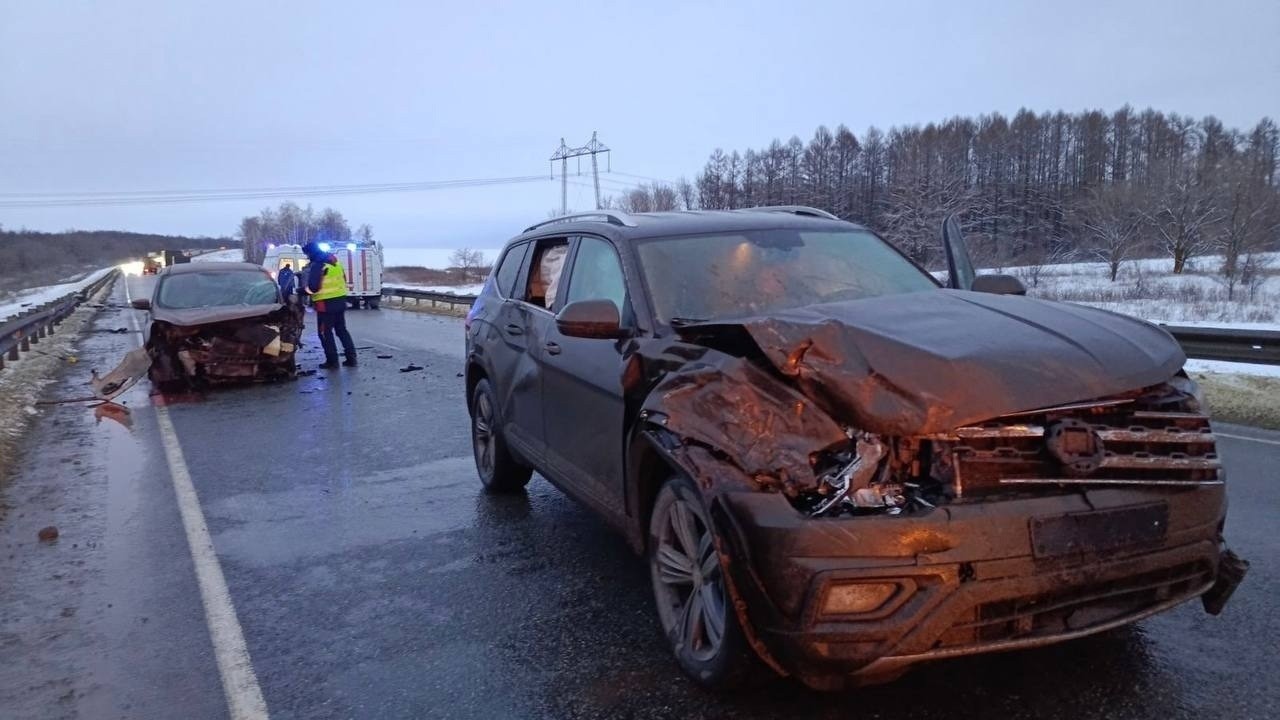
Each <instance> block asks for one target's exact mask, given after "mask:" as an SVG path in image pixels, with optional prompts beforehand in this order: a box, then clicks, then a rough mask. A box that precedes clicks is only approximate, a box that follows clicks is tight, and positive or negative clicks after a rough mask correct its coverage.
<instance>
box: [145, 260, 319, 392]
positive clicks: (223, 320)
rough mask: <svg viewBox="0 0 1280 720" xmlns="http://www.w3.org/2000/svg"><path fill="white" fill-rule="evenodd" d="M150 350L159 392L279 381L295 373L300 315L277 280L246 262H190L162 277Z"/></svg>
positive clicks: (151, 307) (152, 307) (148, 306)
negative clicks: (287, 301)
mask: <svg viewBox="0 0 1280 720" xmlns="http://www.w3.org/2000/svg"><path fill="white" fill-rule="evenodd" d="M133 307H134V308H136V309H139V310H148V311H150V323H149V324H148V326H147V330H146V339H145V349H146V353H147V357H148V359H149V360H150V367H149V370H148V374H149V376H150V379H151V382H152V383H153V384H154V385H156V386H157V387H158V388H160V389H166V390H167V389H190V388H202V387H207V386H210V385H218V384H223V383H238V382H251V381H271V380H282V379H287V378H291V377H293V375H294V373H295V371H296V363H295V361H294V355H295V353H296V351H297V348H298V341H299V339H300V338H301V335H302V327H303V310H302V308H301V307H300V306H298V305H296V304H284V303H282V302H281V297H280V290H279V288H278V287H277V285H276V283H275V281H274V280H273V279H272V278H271V276H270V275H268V274H267V273H266V272H265V271H264V270H263V269H262V268H260V267H258V266H256V265H252V264H249V263H192V264H188V265H175V266H173V267H170V268H166V269H165V270H164V271H163V272H161V273H160V275H159V279H158V280H157V282H156V286H155V291H154V292H153V294H152V297H151V299H149V300H147V299H138V300H134V301H133Z"/></svg>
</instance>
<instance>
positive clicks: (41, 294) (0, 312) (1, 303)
mask: <svg viewBox="0 0 1280 720" xmlns="http://www.w3.org/2000/svg"><path fill="white" fill-rule="evenodd" d="M114 269H115V268H102V269H101V270H96V271H94V272H91V273H89V274H88V275H85V276H84V277H81V278H79V279H77V280H73V281H71V282H67V283H62V284H59V285H46V286H45V287H37V288H27V289H26V290H21V291H19V292H17V293H15V294H13V295H11V296H9V297H5V298H0V321H2V320H5V319H6V318H9V317H11V316H13V315H17V314H18V313H20V312H22V311H23V310H26V309H27V308H29V307H36V306H37V305H43V304H44V303H47V302H49V301H50V300H57V299H58V298H60V297H62V296H63V295H68V294H70V293H73V292H76V291H78V290H81V289H83V288H84V287H85V286H87V285H89V284H91V283H93V282H94V281H95V280H97V279H98V278H100V277H102V276H103V275H106V274H107V273H109V272H111V271H112V270H114Z"/></svg>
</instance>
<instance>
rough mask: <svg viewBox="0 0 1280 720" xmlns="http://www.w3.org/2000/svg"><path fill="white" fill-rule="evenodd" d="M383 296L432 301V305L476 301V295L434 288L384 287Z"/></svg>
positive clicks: (471, 303)
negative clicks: (434, 289) (436, 290)
mask: <svg viewBox="0 0 1280 720" xmlns="http://www.w3.org/2000/svg"><path fill="white" fill-rule="evenodd" d="M382 296H383V297H398V298H400V302H401V303H403V302H404V301H405V300H406V299H409V300H413V301H414V302H416V303H417V304H419V305H421V304H422V301H423V300H428V301H430V302H431V307H438V306H439V305H448V306H450V307H455V306H458V307H471V306H472V305H474V304H475V302H476V296H475V295H454V294H453V293H446V292H435V291H432V290H415V289H413V288H401V287H385V286H384V287H383V288H382Z"/></svg>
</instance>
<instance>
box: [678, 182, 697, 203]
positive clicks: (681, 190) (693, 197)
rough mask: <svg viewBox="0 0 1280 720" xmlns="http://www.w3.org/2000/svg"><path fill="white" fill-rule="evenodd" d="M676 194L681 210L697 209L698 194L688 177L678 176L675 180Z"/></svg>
mask: <svg viewBox="0 0 1280 720" xmlns="http://www.w3.org/2000/svg"><path fill="white" fill-rule="evenodd" d="M676 194H677V195H679V196H680V205H681V207H680V209H681V210H696V209H698V194H697V190H695V189H694V187H693V183H691V182H689V180H688V178H683V177H682V178H680V179H679V180H677V181H676Z"/></svg>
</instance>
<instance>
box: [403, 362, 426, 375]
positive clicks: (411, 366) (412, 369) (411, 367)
mask: <svg viewBox="0 0 1280 720" xmlns="http://www.w3.org/2000/svg"><path fill="white" fill-rule="evenodd" d="M421 369H423V368H422V366H421V365H414V364H413V363H409V364H408V365H406V366H405V367H402V368H400V372H403V373H407V372H416V371H418V370H421Z"/></svg>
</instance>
